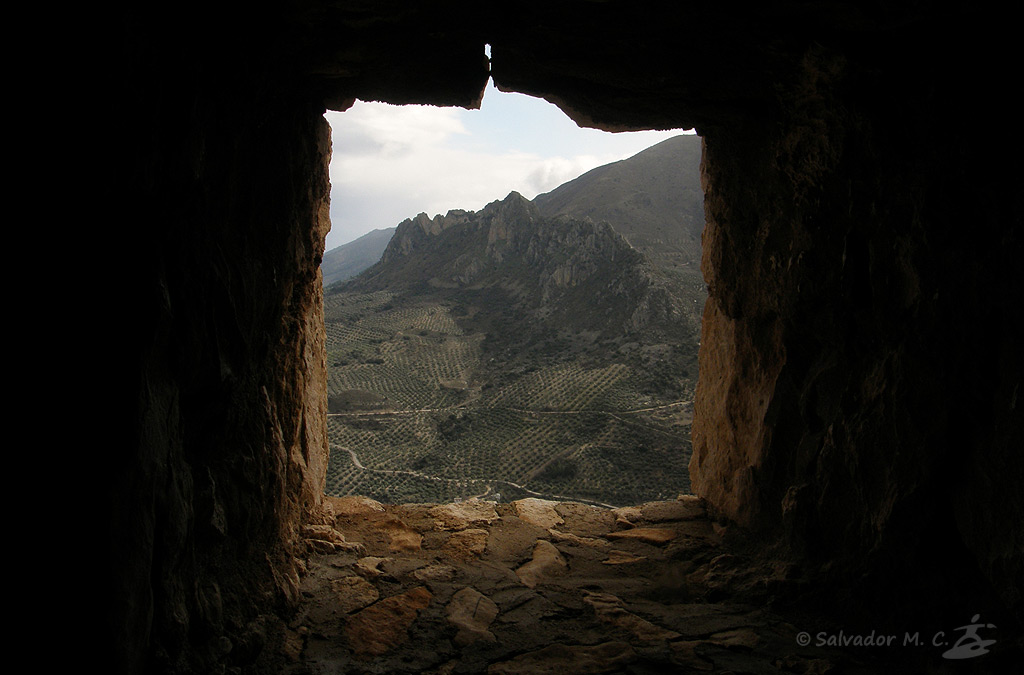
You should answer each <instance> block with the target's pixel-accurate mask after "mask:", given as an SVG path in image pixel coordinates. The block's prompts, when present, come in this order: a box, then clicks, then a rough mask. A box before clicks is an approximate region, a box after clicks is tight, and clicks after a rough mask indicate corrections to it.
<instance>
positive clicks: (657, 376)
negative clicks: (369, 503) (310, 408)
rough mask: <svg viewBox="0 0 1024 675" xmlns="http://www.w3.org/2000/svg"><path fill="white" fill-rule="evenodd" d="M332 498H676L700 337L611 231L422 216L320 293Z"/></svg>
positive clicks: (549, 222)
mask: <svg viewBox="0 0 1024 675" xmlns="http://www.w3.org/2000/svg"><path fill="white" fill-rule="evenodd" d="M325 312H326V322H327V323H326V325H327V337H328V359H329V360H328V370H329V381H328V387H329V392H330V401H329V406H330V417H329V433H330V440H331V443H332V446H331V447H332V458H331V468H330V471H329V475H328V493H329V494H335V495H342V494H364V495H367V496H371V497H374V498H376V499H380V500H382V501H387V502H402V501H429V500H450V499H454V498H456V497H469V496H474V495H484V494H486V495H494V494H496V493H500V494H501V498H502V499H508V498H512V497H515V496H519V497H524V496H545V497H563V498H571V499H577V500H584V501H591V502H595V503H602V504H619V505H621V504H626V503H638V502H639V501H642V500H644V499H654V498H663V497H671V496H674V495H675V494H677V493H678V492H680V491H685V489H686V487H687V486H688V479H687V473H686V464H687V462H688V459H689V432H688V424H689V418H690V414H691V404H690V400H691V399H692V392H693V385H694V383H695V379H696V341H697V337H696V336H697V332H696V326H695V325H694V324H693V323H692V322H690V321H689V320H688V319H687V317H686V312H685V310H684V308H683V307H682V301H681V300H680V298H679V297H678V296H677V295H676V294H674V292H673V289H672V287H671V284H670V283H667V282H666V280H665V279H664V277H663V275H660V274H659V273H658V272H657V270H655V269H654V268H653V267H652V265H651V264H650V262H649V261H648V260H647V259H646V258H645V257H644V256H643V255H642V254H640V253H639V252H637V251H636V250H635V249H633V248H632V247H630V246H629V244H628V243H627V242H626V241H625V239H624V238H623V237H622V236H621V235H619V234H618V233H616V232H615V231H614V230H612V229H611V228H610V227H609V226H608V225H607V224H595V223H593V222H590V221H581V220H575V219H572V218H566V217H559V218H553V219H549V218H544V217H542V216H541V215H540V213H539V211H538V209H537V208H536V206H535V205H533V204H532V203H530V202H529V201H528V200H526V199H524V198H523V197H522V196H520V195H519V194H517V193H512V194H510V195H509V196H508V197H507V198H505V199H504V200H502V201H498V202H493V203H491V204H489V205H488V206H486V207H485V208H484V209H481V210H480V211H479V212H472V211H450V212H449V213H448V214H447V215H444V216H436V217H434V218H432V219H431V218H428V217H427V216H426V215H425V214H421V215H419V216H417V217H416V218H413V219H409V220H407V221H405V222H403V223H402V224H401V225H399V226H398V229H397V230H396V232H395V235H394V237H393V238H392V240H391V242H390V243H389V245H388V248H387V250H386V251H385V253H384V255H383V257H382V259H381V261H380V262H379V263H377V264H376V265H374V266H372V267H370V268H369V269H367V270H366V271H365V272H363V273H362V274H361V275H359V276H358V277H356V278H354V279H351V280H349V281H348V282H344V283H341V284H336V285H334V286H332V287H331V288H330V289H328V292H327V294H326V297H325Z"/></svg>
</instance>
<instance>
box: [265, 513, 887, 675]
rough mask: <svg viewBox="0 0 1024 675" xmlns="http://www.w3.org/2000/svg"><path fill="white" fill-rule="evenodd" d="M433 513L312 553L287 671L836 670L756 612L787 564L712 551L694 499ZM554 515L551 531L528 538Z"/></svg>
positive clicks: (395, 519)
mask: <svg viewBox="0 0 1024 675" xmlns="http://www.w3.org/2000/svg"><path fill="white" fill-rule="evenodd" d="M445 506H449V505H441V506H431V505H408V504H407V505H400V506H392V505H387V506H384V507H383V508H384V511H376V510H373V511H370V512H368V513H367V514H365V515H364V517H361V518H353V519H348V520H343V519H341V518H339V520H338V522H339V523H344V530H343V531H342V532H340V533H339V534H340V535H341V536H342V537H343V538H344V540H345V541H346V542H348V543H360V542H363V541H365V542H378V543H377V544H374V546H377V547H378V548H379V547H380V546H381V544H380V543H379V542H380V541H382V540H381V539H380V537H381V534H382V532H389V533H392V534H394V536H395V537H397V538H399V539H405V538H406V537H409V536H410V535H411V533H415V534H417V535H418V536H421V537H422V542H423V545H422V546H404V547H403V546H396V547H393V548H394V550H393V551H392V552H391V553H390V554H389V555H388V556H387V557H383V556H362V557H360V554H359V553H358V552H355V551H337V552H334V553H332V554H328V555H324V556H320V557H316V556H314V558H312V559H311V560H310V562H309V565H308V569H309V571H308V573H307V575H306V577H305V578H304V579H303V580H302V584H301V592H302V597H303V598H304V603H303V608H302V610H301V611H300V613H299V615H298V618H297V619H296V621H295V622H294V623H293V624H292V625H291V626H290V632H289V633H288V641H287V644H286V648H285V653H283V658H284V659H285V660H286V661H287V662H288V663H291V664H293V665H294V670H293V671H288V670H286V671H284V672H285V673H286V675H328V674H333V673H337V672H365V673H374V674H378V673H397V672H421V673H437V674H440V673H448V674H449V675H455V674H456V673H484V672H487V673H530V674H531V675H533V674H535V673H552V674H555V675H567V674H568V673H606V672H607V673H613V672H625V671H624V670H623V669H632V670H629V672H633V671H635V672H638V673H648V672H658V673H661V672H691V671H692V672H708V673H712V672H729V671H731V672H736V673H777V672H780V668H781V672H788V673H824V672H826V671H827V668H831V667H832V665H833V664H836V663H843V662H844V659H848V656H846V655H844V654H841V653H837V652H835V651H834V650H822V649H815V648H808V649H800V648H799V645H797V644H796V634H797V632H798V630H799V629H797V628H795V627H794V625H793V624H792V623H791V622H789V621H788V620H785V619H783V618H782V617H780V616H776V615H774V614H772V613H771V612H769V611H767V610H765V609H761V608H760V607H762V606H763V605H764V604H765V600H766V598H767V597H768V596H767V595H766V593H767V592H768V591H766V589H771V588H773V587H774V586H773V584H775V583H781V582H783V581H784V580H785V578H786V577H787V576H788V575H789V571H788V568H786V567H785V566H779V565H778V564H774V563H771V562H770V561H769V562H759V561H757V560H756V559H754V558H752V557H751V556H750V554H749V553H744V552H740V551H735V550H732V549H730V548H728V547H727V546H725V544H723V542H722V540H721V538H720V537H718V536H715V535H714V532H713V527H712V524H711V522H710V521H709V520H707V517H706V516H704V515H703V507H702V506H701V505H700V503H699V502H698V501H697V500H685V499H683V500H675V501H665V502H657V503H652V504H641V505H638V506H637V507H635V508H630V509H617V510H615V511H612V510H609V509H598V508H596V507H591V506H586V505H582V504H553V505H552V504H534V505H532V506H538V507H539V508H538V510H536V511H534V512H533V513H535V514H540V517H538V518H537V519H536V522H532V523H531V522H528V519H524V518H521V517H519V515H518V514H517V512H516V507H515V506H513V505H499V506H498V507H495V506H494V505H493V504H488V505H480V504H472V503H470V505H469V506H468V508H464V506H465V504H457V505H450V506H451V507H452V508H445ZM528 508H530V507H528ZM492 513H494V514H495V515H500V516H501V517H500V518H493V517H492V515H491V514H492ZM523 513H524V514H525V513H527V511H525V510H524V511H523ZM552 513H554V514H556V515H557V517H558V518H561V519H562V520H563V522H562V523H558V524H555V525H554V526H553V527H550V528H543V527H541V526H540V524H538V523H542V522H547V521H545V520H543V519H544V518H551V514H552ZM456 514H457V515H456ZM510 516H511V517H510ZM528 518H529V516H528ZM441 519H445V520H444V523H443V524H441V525H442V529H438V526H439V524H440V523H439V522H438V521H439V520H441ZM620 519H621V520H626V519H628V520H627V522H628V526H624V525H623V524H622V523H621V522H617V521H618V520H620ZM474 523H475V524H474ZM623 527H626V529H621V528H623ZM449 528H451V529H449ZM413 539H414V538H413ZM781 664H784V667H783V665H781ZM822 668H826V670H822ZM863 672H873V671H872V670H871V668H868V669H867V670H865V671H863Z"/></svg>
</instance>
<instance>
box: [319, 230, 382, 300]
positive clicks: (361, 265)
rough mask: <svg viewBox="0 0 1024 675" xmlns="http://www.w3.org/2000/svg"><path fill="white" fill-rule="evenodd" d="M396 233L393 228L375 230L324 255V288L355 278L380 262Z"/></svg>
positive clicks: (321, 268) (322, 267) (321, 267)
mask: <svg viewBox="0 0 1024 675" xmlns="http://www.w3.org/2000/svg"><path fill="white" fill-rule="evenodd" d="M394 233H395V228H393V227H388V228H385V229H382V230H374V231H373V232H368V233H367V234H364V235H363V236H361V237H359V238H358V239H355V240H353V241H350V242H348V243H347V244H342V245H341V246H338V247H335V248H332V249H331V250H330V251H327V252H326V253H324V259H323V262H321V263H320V271H321V272H322V273H323V277H324V286H325V287H327V286H330V285H331V284H333V283H335V282H338V281H343V280H345V279H349V278H351V277H354V276H356V275H357V274H359V273H360V272H362V271H363V270H365V269H366V268H367V267H369V266H371V265H373V264H374V263H375V262H377V261H378V260H380V256H381V254H383V253H384V249H385V248H387V245H388V242H389V241H391V236H392V235H393V234H394Z"/></svg>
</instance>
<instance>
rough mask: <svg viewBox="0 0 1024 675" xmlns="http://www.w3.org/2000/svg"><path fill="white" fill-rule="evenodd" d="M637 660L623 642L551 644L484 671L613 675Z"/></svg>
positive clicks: (518, 674)
mask: <svg viewBox="0 0 1024 675" xmlns="http://www.w3.org/2000/svg"><path fill="white" fill-rule="evenodd" d="M635 658H636V652H635V651H634V650H633V648H632V647H631V646H630V645H629V644H627V643H625V642H606V643H604V644H600V645H594V646H580V645H564V644H554V645H551V646H550V647H545V648H544V649H540V650H538V651H535V652H530V653H528V654H522V655H520V656H517V657H516V658H514V659H512V660H511V661H506V662H504V663H498V664H495V665H493V666H491V667H490V668H488V669H487V673H488V675H564V674H565V673H580V674H581V675H584V674H585V675H599V674H600V673H614V672H617V671H618V670H619V668H621V667H622V666H624V665H626V664H628V663H630V662H631V661H633V660H634V659H635Z"/></svg>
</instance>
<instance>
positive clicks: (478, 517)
mask: <svg viewBox="0 0 1024 675" xmlns="http://www.w3.org/2000/svg"><path fill="white" fill-rule="evenodd" d="M428 513H429V514H430V515H431V516H432V517H433V518H435V519H436V520H437V523H438V526H439V527H440V528H441V529H443V530H464V529H466V528H469V527H473V526H479V525H489V524H490V523H493V522H494V521H496V520H498V512H497V511H496V510H495V508H494V504H493V503H492V502H485V501H481V500H479V499H467V500H466V501H464V502H456V503H454V504H442V505H441V506H435V507H434V508H432V509H430V510H429V511H428Z"/></svg>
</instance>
